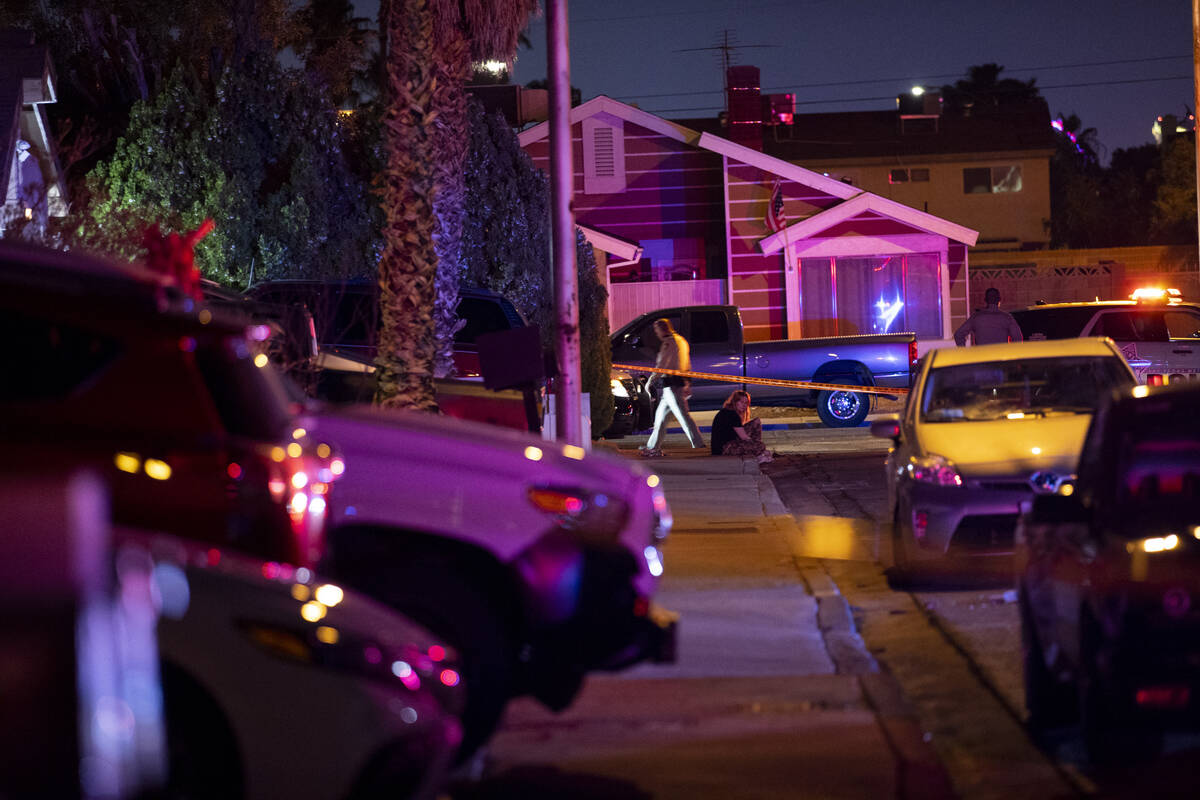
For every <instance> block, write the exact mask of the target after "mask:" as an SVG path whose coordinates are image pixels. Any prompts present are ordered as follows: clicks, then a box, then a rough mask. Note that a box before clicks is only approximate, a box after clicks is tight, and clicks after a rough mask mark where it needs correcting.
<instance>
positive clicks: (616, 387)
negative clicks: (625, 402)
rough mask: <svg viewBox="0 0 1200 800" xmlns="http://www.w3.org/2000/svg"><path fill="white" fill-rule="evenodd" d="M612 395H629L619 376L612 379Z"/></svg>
mask: <svg viewBox="0 0 1200 800" xmlns="http://www.w3.org/2000/svg"><path fill="white" fill-rule="evenodd" d="M612 393H613V397H629V390H628V389H626V388H625V384H623V383H621V379H620V378H613V379H612Z"/></svg>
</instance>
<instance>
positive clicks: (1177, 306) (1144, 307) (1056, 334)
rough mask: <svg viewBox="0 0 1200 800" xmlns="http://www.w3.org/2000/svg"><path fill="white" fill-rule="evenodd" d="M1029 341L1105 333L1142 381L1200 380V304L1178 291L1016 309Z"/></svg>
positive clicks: (1158, 383)
mask: <svg viewBox="0 0 1200 800" xmlns="http://www.w3.org/2000/svg"><path fill="white" fill-rule="evenodd" d="M1012 315H1013V317H1015V318H1016V320H1017V324H1018V325H1020V326H1021V332H1022V333H1024V335H1025V339H1026V340H1038V339H1070V338H1074V337H1077V336H1107V337H1108V338H1110V339H1112V340H1113V341H1114V342H1116V343H1117V347H1118V348H1120V350H1121V354H1122V355H1124V356H1125V360H1126V361H1128V362H1129V366H1130V367H1132V368H1133V371H1134V374H1135V375H1137V379H1138V382H1140V383H1145V384H1149V385H1150V386H1162V385H1164V384H1167V383H1171V382H1174V381H1180V380H1197V379H1200V303H1193V302H1185V301H1184V300H1183V298H1182V297H1181V296H1180V294H1179V291H1178V290H1177V289H1162V288H1141V289H1138V290H1136V291H1135V292H1133V294H1131V295H1130V299H1129V300H1101V301H1096V302H1090V303H1049V304H1038V305H1035V306H1030V307H1029V308H1026V309H1023V310H1020V311H1014V312H1012Z"/></svg>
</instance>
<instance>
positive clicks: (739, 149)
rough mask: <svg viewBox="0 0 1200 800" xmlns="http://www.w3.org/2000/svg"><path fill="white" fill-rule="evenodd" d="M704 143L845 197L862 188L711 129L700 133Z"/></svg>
mask: <svg viewBox="0 0 1200 800" xmlns="http://www.w3.org/2000/svg"><path fill="white" fill-rule="evenodd" d="M700 146H701V147H703V148H705V149H706V150H712V151H713V152H714V153H720V154H721V155H723V156H728V157H729V158H731V159H733V160H734V161H740V162H742V163H743V164H749V165H750V166H752V167H758V168H759V169H761V170H763V171H764V172H770V173H771V174H773V175H778V176H779V177H781V178H787V179H788V180H790V181H794V182H796V183H799V184H802V185H804V186H808V187H810V188H812V189H816V190H818V191H822V192H825V193H827V194H831V195H833V196H834V197H837V198H839V199H841V200H846V199H848V198H851V197H854V196H855V195H856V194H858V193H859V192H860V191H861V190H859V189H855V188H854V187H853V186H851V185H850V184H848V183H842V182H841V181H838V180H834V179H833V178H828V177H826V176H824V175H822V174H821V173H819V172H813V171H812V170H811V169H805V168H804V167H801V166H797V165H796V164H793V163H791V162H790V161H784V160H783V159H782V158H775V156H769V155H767V154H766V153H763V152H760V151H758V150H755V149H754V148H753V147H746V146H745V145H742V144H737V143H736V142H731V141H729V140H728V139H722V138H721V137H720V136H713V135H712V134H711V133H707V132H706V133H703V134H701V135H700Z"/></svg>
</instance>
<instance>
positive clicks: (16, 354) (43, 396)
mask: <svg viewBox="0 0 1200 800" xmlns="http://www.w3.org/2000/svg"><path fill="white" fill-rule="evenodd" d="M0 336H2V337H3V339H4V341H5V343H7V344H8V345H9V351H8V359H7V360H8V363H7V365H6V367H5V369H6V372H7V373H8V377H7V380H4V381H0V402H3V403H33V402H38V401H44V400H62V399H64V398H66V397H67V396H69V395H71V394H73V393H75V392H77V391H81V390H82V389H83V388H84V387H85V386H86V384H87V383H88V382H89V381H91V380H93V379H94V378H95V377H96V376H97V375H98V374H99V373H100V372H102V371H103V370H105V369H106V368H107V367H108V366H109V364H111V363H112V362H113V361H114V360H115V359H116V358H117V356H118V355H119V354H120V352H121V347H120V345H119V343H118V342H117V341H116V340H114V339H112V338H110V337H107V336H104V335H102V334H100V333H96V332H94V331H89V330H84V329H82V328H76V327H74V326H72V325H66V324H60V323H56V322H51V321H50V320H46V319H40V318H38V317H34V316H25V315H24V314H20V313H16V312H11V311H5V312H4V314H3V315H0Z"/></svg>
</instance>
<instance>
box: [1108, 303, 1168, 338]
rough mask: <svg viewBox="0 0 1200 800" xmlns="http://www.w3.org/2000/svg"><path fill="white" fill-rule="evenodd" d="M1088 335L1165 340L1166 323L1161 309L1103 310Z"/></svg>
mask: <svg viewBox="0 0 1200 800" xmlns="http://www.w3.org/2000/svg"><path fill="white" fill-rule="evenodd" d="M1089 335H1091V336H1107V337H1109V338H1110V339H1115V340H1116V341H1118V342H1165V341H1166V340H1167V323H1166V321H1165V320H1164V319H1163V312H1162V311H1150V310H1131V311H1105V312H1103V313H1102V314H1101V315H1100V316H1099V318H1098V319H1097V320H1096V324H1095V325H1093V326H1092V330H1091V333H1090V334H1089Z"/></svg>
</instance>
